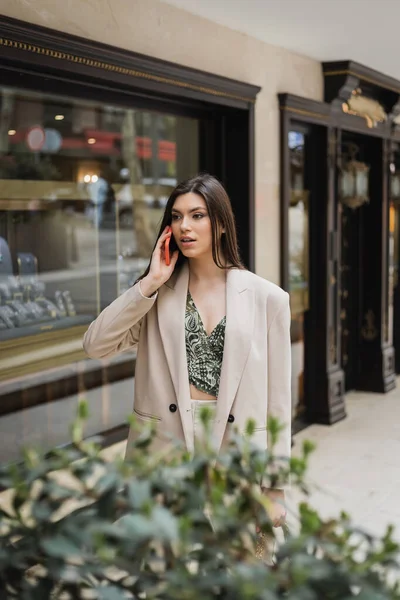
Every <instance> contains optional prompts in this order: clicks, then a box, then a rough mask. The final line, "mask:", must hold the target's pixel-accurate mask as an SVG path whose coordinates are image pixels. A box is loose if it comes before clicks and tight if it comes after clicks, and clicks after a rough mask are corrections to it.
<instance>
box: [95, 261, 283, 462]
mask: <svg viewBox="0 0 400 600" xmlns="http://www.w3.org/2000/svg"><path fill="white" fill-rule="evenodd" d="M188 283H189V269H188V267H187V265H184V266H183V267H182V268H181V270H180V272H179V273H174V274H173V275H172V277H171V278H170V280H169V281H168V282H167V283H165V284H164V285H163V286H162V287H161V288H160V290H159V291H158V293H157V294H156V295H155V296H153V297H152V298H146V297H144V296H143V295H142V294H141V291H140V287H139V284H136V285H135V286H133V287H132V288H130V289H129V290H128V291H126V292H125V293H124V294H122V295H121V296H120V297H119V298H117V299H116V300H114V302H113V303H112V304H110V306H108V307H107V308H105V309H104V310H103V312H102V313H101V314H100V315H99V316H98V317H97V319H96V320H95V321H94V322H93V323H92V324H91V325H90V327H89V329H88V331H87V332H86V334H85V336H84V340H83V347H84V349H85V351H86V353H87V354H88V355H89V356H90V357H92V358H104V357H109V356H112V355H114V354H117V353H119V352H123V351H124V350H128V349H129V350H132V349H134V348H136V349H137V360H136V371H135V392H134V409H133V410H134V413H135V414H136V417H137V419H138V420H139V421H152V422H154V423H155V424H156V425H157V433H156V437H155V440H154V444H155V446H156V448H155V449H157V450H162V449H163V448H164V447H165V446H166V444H169V443H170V440H171V435H172V436H173V438H174V439H177V440H181V441H182V442H184V444H185V445H186V447H187V449H188V450H189V451H193V448H194V432H193V421H192V413H191V400H190V388H189V380H188V371H187V363H186V347H185V308H186V296H187V289H188ZM226 298H227V299H226V331H225V346H224V355H223V363H222V371H221V381H220V388H219V396H218V401H217V412H216V419H215V423H214V429H213V434H212V439H213V442H214V444H215V447H216V449H217V451H218V450H219V449H220V448H221V446H222V445H224V444H225V443H226V442H227V441H228V439H229V435H230V432H232V428H233V427H235V426H237V427H238V429H239V431H243V430H244V428H245V426H246V422H247V420H248V419H250V418H251V419H254V421H255V422H256V432H255V435H254V442H255V443H257V444H258V445H259V446H261V447H262V448H266V447H268V439H267V433H266V424H267V416H268V415H275V416H276V417H278V418H279V420H280V421H281V422H282V423H283V424H284V426H285V429H284V431H283V433H282V434H281V437H280V441H279V444H278V447H277V448H276V452H277V454H279V455H281V456H289V455H290V446H291V434H290V424H291V396H290V387H291V386H290V377H291V367H290V358H291V349H290V310H289V296H288V294H287V293H286V292H284V291H283V290H282V289H281V288H279V287H278V286H276V285H274V284H273V283H270V282H269V281H266V280H265V279H262V278H261V277H258V276H257V275H254V274H253V273H251V272H249V271H245V270H239V269H232V270H230V271H228V273H227V296H226ZM137 435H139V434H138V433H137V431H136V430H133V429H131V431H130V434H129V438H128V448H129V442H130V441H132V440H133V439H134V438H135V436H137Z"/></svg>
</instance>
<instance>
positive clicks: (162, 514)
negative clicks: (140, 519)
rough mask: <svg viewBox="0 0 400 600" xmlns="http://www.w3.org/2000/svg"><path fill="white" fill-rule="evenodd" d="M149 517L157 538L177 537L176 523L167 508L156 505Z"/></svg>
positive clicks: (169, 538)
mask: <svg viewBox="0 0 400 600" xmlns="http://www.w3.org/2000/svg"><path fill="white" fill-rule="evenodd" d="M151 518H152V521H153V523H154V526H155V528H156V531H157V537H158V538H159V539H163V540H168V541H172V540H176V539H178V523H177V520H176V518H175V517H174V516H173V515H172V514H171V513H170V511H169V510H167V509H166V508H164V507H163V506H156V507H155V508H154V509H153V511H152V514H151Z"/></svg>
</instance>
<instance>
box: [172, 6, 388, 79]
mask: <svg viewBox="0 0 400 600" xmlns="http://www.w3.org/2000/svg"><path fill="white" fill-rule="evenodd" d="M163 1H164V2H167V3H168V4H171V5H174V6H176V7H178V8H182V9H184V10H187V11H188V12H191V13H193V14H196V15H199V16H202V17H205V18H206V19H209V20H211V21H214V22H215V23H219V24H220V25H224V26H225V27H230V28H231V29H234V30H236V31H240V32H242V33H246V34H248V35H250V36H252V37H255V38H257V39H260V40H262V41H264V42H268V43H270V44H273V45H274V46H280V47H283V48H287V49H288V50H292V51H293V52H296V53H298V54H302V55H305V56H309V57H311V58H314V59H316V60H318V61H330V60H347V59H350V60H354V61H356V62H359V63H362V64H364V65H366V66H367V67H371V68H373V69H376V70H377V71H381V72H382V73H385V74H387V75H391V76H392V77H395V78H396V79H399V80H400V58H399V56H398V55H397V49H398V44H399V41H398V40H399V23H400V1H399V0H163Z"/></svg>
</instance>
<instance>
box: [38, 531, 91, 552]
mask: <svg viewBox="0 0 400 600" xmlns="http://www.w3.org/2000/svg"><path fill="white" fill-rule="evenodd" d="M40 545H41V547H42V548H43V550H44V551H45V552H46V553H47V554H48V555H49V556H53V557H54V558H68V557H71V556H76V555H78V556H79V555H80V554H81V549H80V548H79V547H78V546H77V545H76V544H75V543H74V542H73V541H72V540H70V539H69V538H67V537H65V536H63V535H61V534H58V535H55V536H54V537H52V538H50V537H48V538H44V539H43V540H42V541H41V543H40Z"/></svg>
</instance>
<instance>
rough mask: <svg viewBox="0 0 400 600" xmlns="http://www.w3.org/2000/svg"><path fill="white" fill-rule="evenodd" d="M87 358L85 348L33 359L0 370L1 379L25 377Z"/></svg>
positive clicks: (2, 380)
mask: <svg viewBox="0 0 400 600" xmlns="http://www.w3.org/2000/svg"><path fill="white" fill-rule="evenodd" d="M85 358H87V356H86V354H85V353H84V351H83V350H75V351H73V352H69V353H66V354H62V355H60V356H55V357H46V358H44V359H39V360H37V361H31V362H29V363H26V364H25V365H24V366H16V367H10V368H8V369H2V370H1V371H0V381H1V382H4V381H9V380H10V379H16V378H18V377H24V376H26V375H31V374H32V373H40V372H41V371H47V370H49V369H54V368H58V367H64V366H67V365H70V364H71V363H73V362H77V361H79V360H84V359H85Z"/></svg>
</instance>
